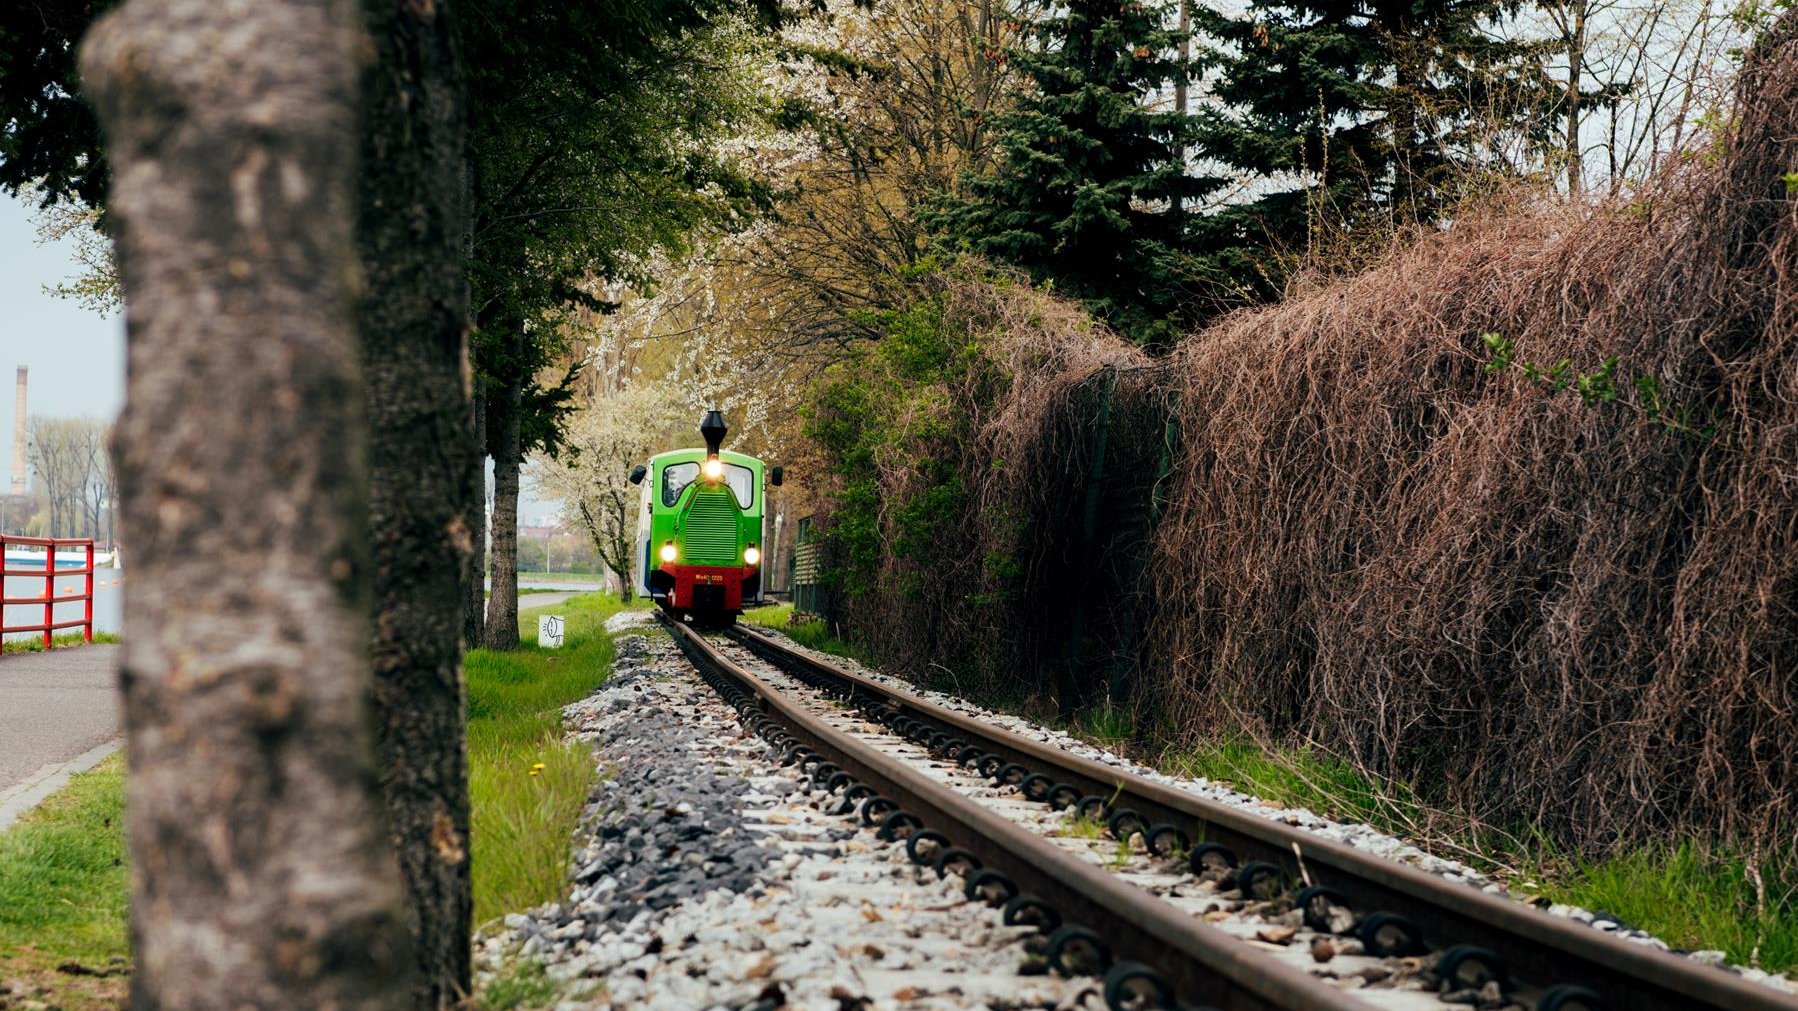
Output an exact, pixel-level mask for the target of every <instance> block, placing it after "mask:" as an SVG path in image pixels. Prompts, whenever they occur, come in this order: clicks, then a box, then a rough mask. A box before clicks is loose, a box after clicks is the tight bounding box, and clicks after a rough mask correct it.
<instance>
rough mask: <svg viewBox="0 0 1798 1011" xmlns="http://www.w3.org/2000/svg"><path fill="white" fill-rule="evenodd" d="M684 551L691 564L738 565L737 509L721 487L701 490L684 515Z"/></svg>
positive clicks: (684, 560)
mask: <svg viewBox="0 0 1798 1011" xmlns="http://www.w3.org/2000/svg"><path fill="white" fill-rule="evenodd" d="M686 540H687V543H686V551H685V552H683V554H684V555H685V557H683V558H682V559H681V561H683V562H686V563H688V564H690V565H734V564H736V563H737V561H738V559H737V508H736V505H735V503H733V502H732V501H731V497H730V492H729V491H727V490H725V489H724V488H700V489H699V492H698V494H696V495H695V496H694V497H693V508H692V509H691V510H690V511H688V513H687V529H686Z"/></svg>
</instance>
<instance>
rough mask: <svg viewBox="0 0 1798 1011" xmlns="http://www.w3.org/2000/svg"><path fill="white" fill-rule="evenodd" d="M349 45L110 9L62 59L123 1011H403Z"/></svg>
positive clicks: (152, 7) (137, 5)
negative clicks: (120, 785)
mask: <svg viewBox="0 0 1798 1011" xmlns="http://www.w3.org/2000/svg"><path fill="white" fill-rule="evenodd" d="M358 28H359V23H358V18H357V10H356V7H355V5H354V4H348V3H344V2H333V0H259V2H257V3H253V4H250V3H241V2H238V3H219V2H218V0H130V2H128V3H126V4H125V5H124V6H123V7H122V8H121V9H120V10H119V11H117V12H116V13H114V14H112V15H109V16H108V17H107V18H106V19H105V20H104V21H102V22H101V23H100V24H99V25H98V26H97V27H96V28H95V29H94V30H93V32H92V33H91V34H90V35H89V37H88V39H87V42H86V43H85V46H84V49H83V52H82V60H81V63H82V69H83V79H84V81H85V82H86V90H87V93H88V95H89V97H90V98H91V99H92V100H93V102H94V105H95V107H96V110H97V112H98V114H99V118H100V121H101V123H102V125H103V127H104V129H105V134H106V142H107V144H106V147H107V152H108V154H109V155H110V156H111V158H112V164H113V176H112V177H113V180H114V182H113V191H112V195H111V199H110V201H109V207H110V210H111V213H112V214H113V215H114V216H115V220H116V221H117V222H118V223H119V225H120V232H119V242H120V262H121V265H122V269H123V278H124V283H125V288H126V290H127V291H128V292H129V293H130V304H129V307H128V310H127V325H128V354H129V364H128V376H129V379H128V384H127V399H126V406H125V412H124V415H123V417H122V418H121V419H120V422H119V426H118V435H117V437H116V439H115V448H116V452H117V457H118V475H119V491H120V498H121V501H122V504H123V509H122V512H121V515H120V523H121V526H122V528H123V530H122V532H123V534H124V536H125V537H126V539H127V540H129V541H130V542H131V544H132V547H133V550H134V556H133V566H132V575H131V578H132V587H133V590H132V593H131V595H130V597H129V599H128V600H127V601H126V605H125V607H126V614H125V624H126V628H127V630H128V633H127V636H126V642H125V655H124V662H123V670H122V672H121V674H120V681H121V684H122V687H123V691H124V703H125V728H126V734H127V757H128V760H129V763H130V766H131V777H130V780H129V786H128V796H127V811H128V815H127V831H128V836H129V841H130V847H131V865H132V878H133V891H132V902H131V910H132V939H133V948H134V951H135V970H134V972H133V974H132V978H131V989H132V997H131V1003H132V1006H133V1007H135V1008H138V1009H156V1011H161V1009H167V1011H207V1009H213V1008H219V1009H225V1008H229V1009H239V1008H246V1007H258V1008H273V1007H292V1008H299V1007H304V1008H338V1009H357V1008H368V1009H377V1008H378V1009H390V1008H394V1007H398V1006H400V1005H402V1004H404V1003H406V1002H407V1001H408V1000H409V995H410V991H411V978H410V970H411V954H410V951H409V950H408V944H409V938H408V934H407V931H406V927H405V912H404V906H403V900H402V895H401V890H400V886H399V875H398V871H397V868H396V867H395V865H394V860H393V856H392V854H391V853H390V852H389V850H388V846H387V839H386V835H385V833H384V832H383V823H382V807H381V797H380V786H379V782H378V780H377V778H376V773H375V767H374V759H373V755H374V751H373V749H374V742H373V740H372V738H371V734H370V729H371V727H372V720H371V719H370V715H371V714H370V712H369V701H368V697H369V686H370V677H369V661H368V641H369V626H368V614H369V594H368V579H369V564H368V555H367V531H366V528H365V525H364V519H365V517H366V515H367V510H368V498H367V484H366V480H367V437H366V432H367V423H366V420H365V418H364V417H363V388H362V381H361V369H360V366H361V362H360V357H359V352H358V349H357V342H356V336H355V329H354V295H353V292H352V286H353V284H354V278H355V276H356V257H355V231H354V223H355V212H354V204H353V200H352V190H351V178H352V174H353V172H354V170H355V166H356V150H357V104H358V103H357V85H358V76H359V75H358V65H357V63H358V55H357V54H358V53H359V51H360V46H361V39H360V37H359V36H360V33H359V31H358ZM202 40H203V41H202Z"/></svg>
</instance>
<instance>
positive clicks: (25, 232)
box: [0, 194, 125, 489]
mask: <svg viewBox="0 0 1798 1011" xmlns="http://www.w3.org/2000/svg"><path fill="white" fill-rule="evenodd" d="M75 272H76V266H75V258H74V250H73V248H72V244H71V243H53V244H50V245H39V244H38V241H37V229H36V228H35V227H33V225H32V223H31V206H30V205H28V204H25V203H21V202H20V201H19V200H17V199H16V198H13V197H9V196H6V195H5V194H0V405H3V409H4V411H5V413H4V414H0V425H3V426H4V428H5V431H6V442H5V444H4V446H3V447H0V489H4V488H6V487H9V482H10V481H11V479H12V419H13V410H14V405H13V398H14V386H15V383H14V377H15V376H17V374H18V369H19V366H21V365H23V366H25V367H26V368H28V369H30V370H31V376H30V381H31V389H30V396H29V398H28V403H27V405H26V406H27V409H28V410H29V411H30V412H31V413H32V414H44V415H83V414H85V415H89V416H92V417H96V418H105V419H108V420H110V419H111V418H113V417H115V416H117V414H118V413H119V407H120V406H121V405H123V404H124V402H125V323H124V317H123V316H121V315H118V314H114V315H112V316H101V315H100V314H98V313H96V312H92V311H89V310H87V309H83V308H81V307H80V306H79V305H77V304H75V303H74V302H72V301H69V300H67V299H61V298H57V297H56V296H54V295H50V294H48V293H46V292H45V291H44V285H46V284H56V283H59V282H62V281H66V280H69V279H70V278H71V277H72V276H73V275H74V274H75Z"/></svg>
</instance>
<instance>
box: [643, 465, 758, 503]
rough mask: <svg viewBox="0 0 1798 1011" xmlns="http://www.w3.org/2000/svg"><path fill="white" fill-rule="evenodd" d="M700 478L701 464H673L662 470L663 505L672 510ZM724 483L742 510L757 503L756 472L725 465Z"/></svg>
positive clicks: (746, 468)
mask: <svg viewBox="0 0 1798 1011" xmlns="http://www.w3.org/2000/svg"><path fill="white" fill-rule="evenodd" d="M698 478H699V464H697V463H671V464H669V465H668V466H666V467H664V468H663V469H662V505H664V506H667V507H669V508H672V507H673V506H674V505H675V504H676V503H678V502H680V497H681V493H682V492H684V491H686V490H687V486H688V485H690V484H692V483H693V482H694V481H695V480H697V479H698ZM724 483H725V484H727V485H729V486H730V492H731V495H732V496H734V497H735V498H736V500H737V505H738V506H739V507H740V508H743V509H747V508H749V507H750V506H751V505H753V504H754V503H755V471H753V470H750V469H749V468H748V467H745V466H743V465H741V464H736V463H727V464H725V465H724Z"/></svg>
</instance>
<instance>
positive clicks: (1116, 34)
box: [923, 0, 1210, 345]
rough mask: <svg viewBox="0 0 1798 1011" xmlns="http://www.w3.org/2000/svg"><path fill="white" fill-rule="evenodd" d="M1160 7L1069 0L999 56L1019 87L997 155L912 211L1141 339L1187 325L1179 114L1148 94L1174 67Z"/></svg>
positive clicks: (1171, 77) (948, 236) (1160, 89)
mask: <svg viewBox="0 0 1798 1011" xmlns="http://www.w3.org/2000/svg"><path fill="white" fill-rule="evenodd" d="M1170 20H1171V18H1170V17H1169V15H1168V12H1167V10H1166V9H1165V8H1163V7H1162V6H1160V5H1158V4H1156V3H1144V2H1138V0H1071V2H1069V3H1068V4H1066V5H1065V6H1060V5H1058V6H1057V7H1055V8H1054V9H1053V10H1052V12H1051V13H1049V14H1047V15H1045V16H1044V17H1043V18H1042V20H1041V21H1039V22H1038V23H1037V24H1036V26H1035V31H1034V32H1033V33H1029V34H1030V35H1033V36H1034V39H1033V41H1034V43H1035V44H1034V45H1025V46H1020V47H1017V48H1014V49H1013V50H1011V52H1010V53H1009V54H1008V56H1009V58H1010V59H1011V60H1013V61H1014V62H1015V64H1016V65H1017V69H1018V70H1020V71H1021V72H1022V73H1023V75H1024V76H1025V78H1026V79H1027V80H1028V81H1029V82H1030V87H1029V88H1028V89H1027V90H1026V91H1025V93H1024V94H1022V95H1020V96H1019V98H1018V102H1017V105H1016V107H1015V108H1014V109H1013V110H1011V111H1010V112H1008V113H1006V114H1005V115H1004V116H1003V117H1002V118H1001V119H1000V121H999V123H998V126H999V128H1000V137H999V140H998V148H999V152H1000V157H999V159H998V160H997V163H996V164H995V166H994V167H993V168H992V169H991V170H989V171H988V172H986V173H985V174H983V175H979V176H974V177H969V178H967V179H966V180H964V183H965V185H964V192H963V194H962V195H959V196H956V197H947V196H945V197H942V198H940V199H939V201H938V202H937V204H936V205H935V206H934V207H932V208H929V209H927V210H926V211H925V212H924V214H923V218H924V220H925V222H926V224H927V225H929V226H930V227H931V228H932V229H933V230H934V231H935V232H936V233H937V234H938V235H939V236H941V237H942V238H943V239H944V240H945V242H946V243H947V244H948V245H950V246H952V247H957V248H962V249H967V250H970V251H973V252H976V253H979V254H981V255H983V256H986V257H989V258H991V259H993V260H996V261H1000V262H1003V263H1009V264H1013V265H1016V266H1018V267H1021V268H1023V269H1024V270H1026V271H1027V272H1028V273H1029V274H1030V275H1031V276H1032V277H1033V278H1035V279H1036V280H1038V281H1047V282H1050V283H1052V284H1053V285H1054V286H1055V287H1056V288H1057V289H1059V290H1060V291H1062V292H1064V293H1066V294H1069V295H1072V296H1074V297H1076V298H1079V299H1081V300H1082V301H1083V302H1085V303H1086V305H1087V307H1088V308H1089V309H1091V311H1092V312H1093V314H1094V315H1096V316H1098V317H1099V318H1101V319H1103V320H1105V321H1106V322H1108V323H1109V324H1111V325H1112V326H1113V327H1114V328H1116V329H1117V330H1119V331H1120V332H1122V333H1124V334H1126V335H1128V336H1130V337H1131V338H1133V339H1134V340H1136V341H1138V342H1140V343H1145V344H1152V345H1153V344H1162V343H1165V342H1167V341H1168V340H1170V339H1171V338H1172V337H1173V336H1175V335H1177V334H1178V333H1179V331H1180V329H1181V328H1182V326H1183V323H1184V322H1185V318H1184V316H1183V303H1184V302H1185V295H1186V293H1187V292H1186V288H1187V285H1188V284H1189V283H1190V281H1191V277H1190V270H1191V267H1192V262H1191V260H1190V258H1189V257H1188V256H1187V255H1186V238H1185V231H1186V229H1185V227H1184V224H1183V223H1184V221H1185V220H1186V216H1185V215H1183V214H1182V213H1181V204H1182V202H1184V203H1185V204H1187V205H1190V203H1191V201H1192V200H1193V198H1195V197H1196V196H1198V195H1200V194H1201V193H1202V192H1203V191H1204V189H1205V188H1206V187H1207V186H1208V185H1210V182H1209V181H1207V180H1201V179H1194V178H1189V177H1188V176H1187V175H1186V173H1185V172H1184V171H1183V169H1184V166H1183V164H1182V155H1183V151H1184V145H1185V143H1186V141H1187V135H1188V132H1189V127H1188V121H1187V120H1186V118H1185V117H1183V116H1181V115H1180V114H1179V113H1178V112H1176V111H1174V110H1173V109H1172V108H1171V107H1169V108H1157V107H1156V105H1155V103H1154V101H1152V100H1153V99H1156V98H1158V97H1161V96H1164V95H1165V94H1166V92H1167V91H1168V89H1170V88H1171V86H1172V85H1173V84H1174V83H1175V82H1176V79H1177V78H1178V77H1180V75H1182V74H1184V73H1185V72H1186V70H1185V67H1184V66H1183V64H1182V63H1181V61H1180V60H1179V59H1178V58H1177V57H1175V56H1173V55H1172V54H1174V53H1175V52H1176V51H1177V49H1178V47H1179V42H1180V39H1181V38H1182V36H1181V34H1180V33H1178V32H1177V31H1175V30H1173V29H1170V28H1168V27H1167V25H1168V23H1169V21H1170Z"/></svg>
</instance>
